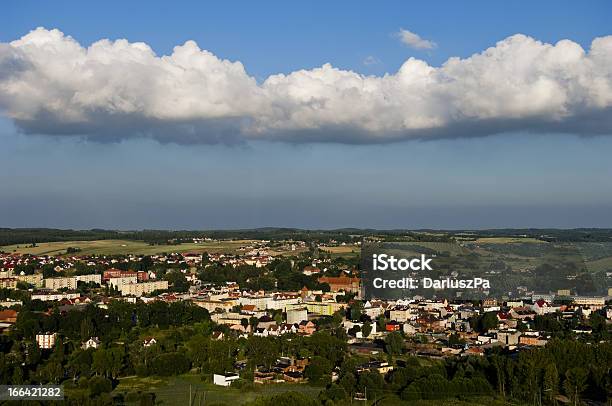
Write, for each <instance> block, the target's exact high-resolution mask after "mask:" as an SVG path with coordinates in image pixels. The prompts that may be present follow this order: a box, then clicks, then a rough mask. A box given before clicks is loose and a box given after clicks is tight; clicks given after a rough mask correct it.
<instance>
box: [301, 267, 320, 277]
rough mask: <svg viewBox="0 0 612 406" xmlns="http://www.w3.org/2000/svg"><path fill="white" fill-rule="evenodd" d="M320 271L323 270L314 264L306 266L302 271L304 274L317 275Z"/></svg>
mask: <svg viewBox="0 0 612 406" xmlns="http://www.w3.org/2000/svg"><path fill="white" fill-rule="evenodd" d="M320 272H321V270H320V269H319V268H317V267H314V266H310V265H309V266H305V267H304V270H303V271H302V273H303V274H304V275H307V276H310V275H316V274H318V273H320Z"/></svg>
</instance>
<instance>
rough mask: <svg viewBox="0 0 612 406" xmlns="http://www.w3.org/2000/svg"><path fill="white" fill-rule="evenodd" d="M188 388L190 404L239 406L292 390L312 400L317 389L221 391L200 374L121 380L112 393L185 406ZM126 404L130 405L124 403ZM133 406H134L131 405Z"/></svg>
mask: <svg viewBox="0 0 612 406" xmlns="http://www.w3.org/2000/svg"><path fill="white" fill-rule="evenodd" d="M190 389H191V396H192V404H193V405H207V404H227V405H241V404H243V403H246V402H250V401H252V400H255V399H256V398H258V397H260V396H271V395H274V394H277V393H281V392H287V391H296V392H303V393H306V394H308V395H311V396H313V397H316V396H317V395H318V393H319V392H320V390H321V389H320V388H316V387H312V386H309V385H305V384H288V383H283V384H272V385H256V386H255V389H253V390H246V391H245V390H240V389H234V388H231V387H230V388H224V387H221V386H216V385H213V384H211V383H205V382H202V380H201V375H198V374H185V375H181V376H178V377H171V378H158V377H155V378H153V377H148V378H138V377H131V378H124V379H121V381H120V383H119V385H118V386H117V387H116V388H115V391H114V393H115V394H118V393H122V394H124V395H125V394H127V393H128V392H138V391H142V392H154V393H155V396H156V404H157V402H159V404H161V405H188V404H189V392H190ZM126 404H130V403H126ZM133 404H134V405H136V404H138V403H137V402H136V403H133Z"/></svg>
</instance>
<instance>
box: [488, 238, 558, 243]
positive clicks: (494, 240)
mask: <svg viewBox="0 0 612 406" xmlns="http://www.w3.org/2000/svg"><path fill="white" fill-rule="evenodd" d="M476 243H478V244H510V243H525V244H527V243H533V244H546V241H542V240H538V239H536V238H528V237H525V238H523V237H483V238H478V239H477V240H476Z"/></svg>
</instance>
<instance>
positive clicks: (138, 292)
mask: <svg viewBox="0 0 612 406" xmlns="http://www.w3.org/2000/svg"><path fill="white" fill-rule="evenodd" d="M156 290H168V281H154V282H142V283H130V284H127V285H123V286H121V287H120V288H119V291H120V292H121V295H122V296H136V297H140V296H142V295H146V294H148V293H151V292H154V291H156Z"/></svg>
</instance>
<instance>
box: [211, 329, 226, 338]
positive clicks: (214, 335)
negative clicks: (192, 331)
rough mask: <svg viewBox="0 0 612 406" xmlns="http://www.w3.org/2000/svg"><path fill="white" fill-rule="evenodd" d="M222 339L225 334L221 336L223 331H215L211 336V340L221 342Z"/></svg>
mask: <svg viewBox="0 0 612 406" xmlns="http://www.w3.org/2000/svg"><path fill="white" fill-rule="evenodd" d="M224 338H225V334H223V331H215V332H213V334H212V339H213V340H223V339H224Z"/></svg>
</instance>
